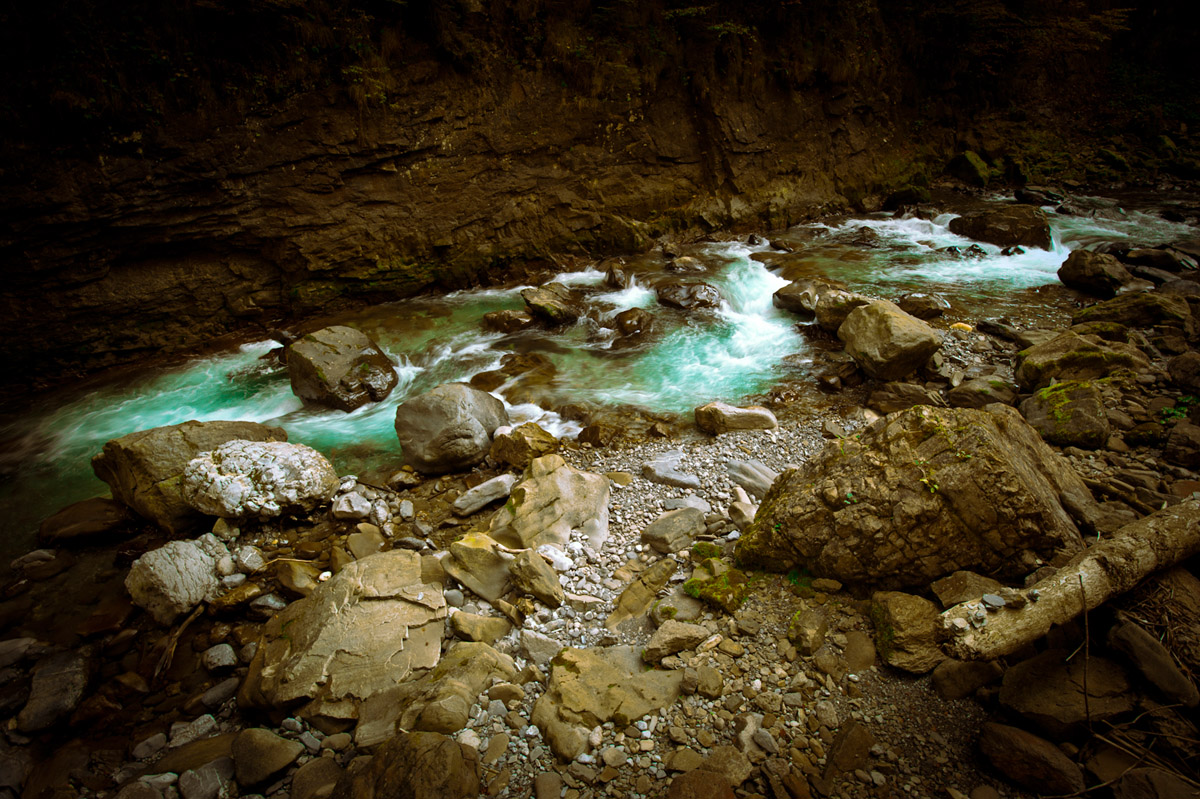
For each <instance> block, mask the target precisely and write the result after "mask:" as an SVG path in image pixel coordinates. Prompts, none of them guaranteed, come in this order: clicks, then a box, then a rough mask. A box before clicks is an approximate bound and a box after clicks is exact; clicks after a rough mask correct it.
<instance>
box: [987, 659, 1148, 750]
mask: <svg viewBox="0 0 1200 799" xmlns="http://www.w3.org/2000/svg"><path fill="white" fill-rule="evenodd" d="M1069 654H1071V653H1070V652H1067V651H1066V650H1061V649H1048V650H1046V651H1045V652H1042V653H1041V654H1039V655H1035V656H1034V657H1032V658H1030V659H1029V660H1026V661H1023V662H1021V663H1018V664H1017V665H1015V666H1013V667H1011V668H1010V669H1009V670H1008V671H1006V672H1005V673H1004V680H1003V682H1002V683H1001V685H1000V704H1001V705H1002V706H1003V707H1005V708H1006V709H1008V710H1009V711H1011V712H1013V713H1015V714H1017V715H1018V716H1021V717H1023V718H1024V719H1026V720H1027V721H1029V722H1030V723H1032V724H1034V725H1036V726H1037V727H1038V728H1040V729H1041V730H1043V731H1044V732H1045V733H1046V734H1047V735H1049V736H1050V737H1052V738H1054V739H1055V740H1062V739H1063V738H1067V737H1069V736H1071V735H1072V734H1074V733H1076V732H1078V731H1081V730H1083V729H1085V728H1086V727H1087V726H1088V725H1090V724H1103V723H1104V722H1105V721H1106V720H1108V719H1113V718H1115V717H1117V716H1120V715H1122V714H1125V713H1128V712H1130V711H1131V710H1133V708H1134V706H1135V704H1136V700H1137V697H1136V695H1135V694H1134V693H1133V692H1132V691H1131V690H1130V685H1129V680H1128V679H1127V678H1126V676H1125V672H1124V670H1123V669H1121V667H1120V666H1118V665H1117V664H1115V663H1113V662H1112V661H1111V660H1107V659H1105V658H1102V657H1097V656H1096V655H1095V654H1094V653H1093V654H1092V655H1091V657H1089V658H1087V659H1082V658H1071V659H1070V660H1068V659H1067V656H1068V655H1069ZM1085 671H1086V676H1085ZM1085 685H1086V686H1087V697H1086V699H1085V697H1084V686H1085Z"/></svg>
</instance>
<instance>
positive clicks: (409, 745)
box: [330, 732, 481, 799]
mask: <svg viewBox="0 0 1200 799" xmlns="http://www.w3.org/2000/svg"><path fill="white" fill-rule="evenodd" d="M480 787H481V786H480V781H479V762H478V760H477V759H476V757H475V756H474V755H473V753H472V752H470V751H468V750H467V748H466V747H464V746H462V745H461V744H459V743H458V742H457V741H455V740H453V739H452V738H447V737H446V736H445V735H441V734H439V733H435V732H406V733H401V734H400V735H397V736H395V737H394V738H392V739H390V740H388V741H387V742H386V743H384V744H383V745H382V746H380V747H379V749H378V750H377V751H376V752H375V756H374V757H372V758H371V760H370V761H369V762H368V763H367V764H366V765H365V766H362V767H360V768H351V769H350V770H349V771H348V772H347V773H346V774H345V775H344V776H343V777H342V778H341V779H340V780H339V781H338V783H337V785H336V786H335V787H334V789H333V792H332V793H331V794H330V799H477V797H479V795H480Z"/></svg>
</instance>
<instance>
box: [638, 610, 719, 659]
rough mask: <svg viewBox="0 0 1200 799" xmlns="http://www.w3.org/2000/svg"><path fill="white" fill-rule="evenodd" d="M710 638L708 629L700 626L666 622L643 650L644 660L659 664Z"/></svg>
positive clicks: (673, 621)
mask: <svg viewBox="0 0 1200 799" xmlns="http://www.w3.org/2000/svg"><path fill="white" fill-rule="evenodd" d="M708 637H709V632H708V630H707V629H706V628H704V627H701V626H700V625H699V624H687V623H685V622H681V621H675V620H674V619H668V620H667V621H664V622H663V623H662V624H661V625H660V626H659V628H658V629H657V630H655V631H654V635H652V636H651V637H650V640H649V641H648V642H646V648H645V649H643V650H642V660H644V661H646V662H647V663H657V662H659V661H660V660H662V659H663V658H665V657H666V656H668V655H674V654H676V653H677V652H682V651H683V650H685V649H695V648H696V647H697V646H699V645H700V644H701V643H703V642H704V640H705V639H707V638H708Z"/></svg>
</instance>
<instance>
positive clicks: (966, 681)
mask: <svg viewBox="0 0 1200 799" xmlns="http://www.w3.org/2000/svg"><path fill="white" fill-rule="evenodd" d="M1003 674H1004V669H1003V668H1002V667H1001V666H1000V664H999V663H996V662H994V661H963V660H954V659H953V658H947V659H946V660H943V661H942V662H941V663H939V664H938V665H937V668H935V669H934V670H933V688H934V690H935V691H937V692H938V696H940V697H942V698H943V699H965V698H967V697H968V696H971V695H973V694H974V693H975V692H976V691H978V690H979V689H980V688H982V687H983V686H985V685H989V684H991V683H993V682H995V681H996V680H998V679H1000V677H1001V675H1003Z"/></svg>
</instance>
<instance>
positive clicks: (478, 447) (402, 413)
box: [396, 383, 508, 474]
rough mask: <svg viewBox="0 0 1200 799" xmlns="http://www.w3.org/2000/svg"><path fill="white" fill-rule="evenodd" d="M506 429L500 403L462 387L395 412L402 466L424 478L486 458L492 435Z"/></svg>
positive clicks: (454, 385) (444, 387)
mask: <svg viewBox="0 0 1200 799" xmlns="http://www.w3.org/2000/svg"><path fill="white" fill-rule="evenodd" d="M505 424H508V412H507V411H506V410H505V409H504V403H502V402H501V401H500V400H498V399H496V398H495V397H493V396H492V395H491V394H487V393H484V392H482V391H479V390H478V389H474V388H472V387H471V386H469V385H467V384H466V383H448V384H446V385H442V386H438V387H437V388H435V389H432V390H431V391H427V392H425V393H424V394H420V395H418V396H416V397H413V398H411V399H408V400H406V401H405V402H403V403H402V404H401V405H400V407H398V408H397V409H396V435H397V437H398V438H399V439H400V445H401V446H402V447H403V448H404V462H405V464H407V465H409V466H412V467H413V468H414V469H416V470H417V471H419V472H422V473H424V474H444V473H446V472H452V471H457V470H460V469H466V468H469V467H471V466H474V465H476V464H477V463H479V462H481V461H482V460H483V459H484V458H485V457H487V454H488V450H489V449H490V448H491V444H492V433H493V432H494V431H495V429H496V428H497V427H500V426H501V425H505Z"/></svg>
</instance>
